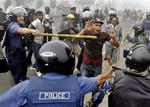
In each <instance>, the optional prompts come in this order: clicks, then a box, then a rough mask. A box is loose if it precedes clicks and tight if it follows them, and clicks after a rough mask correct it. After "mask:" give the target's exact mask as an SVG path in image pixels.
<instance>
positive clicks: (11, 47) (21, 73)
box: [5, 22, 27, 84]
mask: <svg viewBox="0 0 150 107" xmlns="http://www.w3.org/2000/svg"><path fill="white" fill-rule="evenodd" d="M19 28H20V25H19V24H18V23H17V22H11V23H10V24H9V25H8V28H7V35H6V44H5V45H6V57H7V60H8V63H9V68H10V71H11V73H12V75H13V78H14V80H15V83H16V84H17V83H19V80H20V79H21V78H23V77H25V76H26V73H27V61H26V51H25V49H24V48H25V46H26V42H25V41H26V40H25V37H24V35H21V34H19V33H17V30H18V29H19Z"/></svg>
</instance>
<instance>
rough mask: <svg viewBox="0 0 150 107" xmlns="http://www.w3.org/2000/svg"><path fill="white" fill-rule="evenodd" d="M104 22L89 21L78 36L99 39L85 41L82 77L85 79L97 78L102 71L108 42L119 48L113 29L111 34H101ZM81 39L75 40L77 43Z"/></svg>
mask: <svg viewBox="0 0 150 107" xmlns="http://www.w3.org/2000/svg"><path fill="white" fill-rule="evenodd" d="M102 25H103V22H102V21H101V20H93V19H91V20H87V21H86V24H85V27H84V29H83V30H82V31H81V32H80V33H79V34H78V35H79V36H80V35H94V36H97V39H85V48H84V53H83V62H82V64H81V68H80V71H81V75H82V76H85V77H95V76H97V75H98V74H100V73H101V71H102V48H103V44H104V43H105V42H106V41H108V42H110V43H111V44H112V45H113V46H115V47H119V42H118V41H117V40H116V38H115V32H114V31H113V30H112V29H111V31H110V32H109V34H106V33H105V32H101V29H102ZM77 40H79V38H73V41H77Z"/></svg>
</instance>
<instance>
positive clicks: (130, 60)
mask: <svg viewBox="0 0 150 107" xmlns="http://www.w3.org/2000/svg"><path fill="white" fill-rule="evenodd" d="M125 64H126V66H127V68H130V69H134V70H136V72H138V73H140V72H144V71H146V70H147V69H148V68H149V66H150V49H149V48H148V47H147V46H146V45H145V44H142V43H137V44H134V45H133V46H131V48H130V49H129V52H128V55H127V57H126V61H125Z"/></svg>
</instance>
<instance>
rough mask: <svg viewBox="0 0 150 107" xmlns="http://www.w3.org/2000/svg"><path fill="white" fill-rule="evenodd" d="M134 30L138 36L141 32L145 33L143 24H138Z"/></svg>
mask: <svg viewBox="0 0 150 107" xmlns="http://www.w3.org/2000/svg"><path fill="white" fill-rule="evenodd" d="M133 29H134V30H135V32H137V33H138V34H139V33H141V32H144V26H143V24H142V23H137V24H135V25H134V26H133Z"/></svg>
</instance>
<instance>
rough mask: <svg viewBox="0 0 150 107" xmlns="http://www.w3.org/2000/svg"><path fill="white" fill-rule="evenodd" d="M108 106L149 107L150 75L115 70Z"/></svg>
mask: <svg viewBox="0 0 150 107" xmlns="http://www.w3.org/2000/svg"><path fill="white" fill-rule="evenodd" d="M109 107H150V76H147V77H140V76H135V75H131V74H128V73H125V72H123V71H119V70H118V71H116V78H115V82H114V86H113V89H112V92H111V94H110V95H109Z"/></svg>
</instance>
